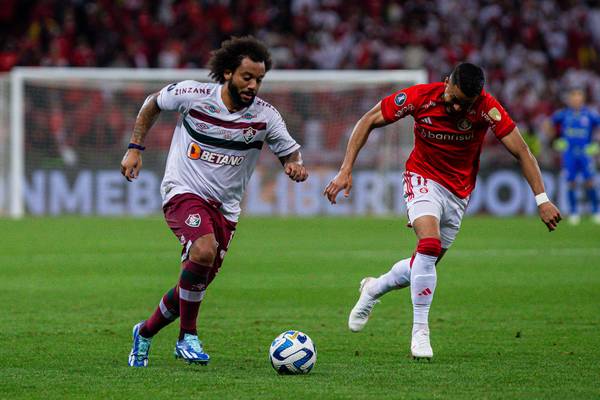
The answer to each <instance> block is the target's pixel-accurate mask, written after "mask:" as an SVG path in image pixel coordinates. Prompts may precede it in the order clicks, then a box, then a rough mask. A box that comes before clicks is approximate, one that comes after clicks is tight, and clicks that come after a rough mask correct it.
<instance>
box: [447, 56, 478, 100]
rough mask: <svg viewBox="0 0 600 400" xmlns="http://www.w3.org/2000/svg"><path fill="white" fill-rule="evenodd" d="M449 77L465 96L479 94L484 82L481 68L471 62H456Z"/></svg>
mask: <svg viewBox="0 0 600 400" xmlns="http://www.w3.org/2000/svg"><path fill="white" fill-rule="evenodd" d="M450 79H451V80H452V83H454V84H455V85H456V86H458V87H459V88H460V90H461V91H462V92H463V93H464V94H465V96H467V97H475V96H477V95H479V94H481V91H482V90H483V85H484V84H485V76H484V75H483V70H482V69H481V67H479V66H477V65H475V64H471V63H462V64H458V65H457V66H456V68H454V71H452V75H450Z"/></svg>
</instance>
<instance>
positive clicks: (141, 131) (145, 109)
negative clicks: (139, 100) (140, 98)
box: [131, 94, 160, 143]
mask: <svg viewBox="0 0 600 400" xmlns="http://www.w3.org/2000/svg"><path fill="white" fill-rule="evenodd" d="M159 113H160V109H159V108H158V107H157V106H156V95H155V94H153V95H150V96H148V97H147V98H146V101H144V104H143V105H142V107H141V108H140V112H139V113H138V115H137V118H136V120H135V125H134V127H133V133H132V134H131V141H132V142H134V143H143V141H144V139H145V138H146V135H147V134H148V131H149V130H150V128H151V127H152V125H154V123H155V122H156V119H157V118H158V114H159Z"/></svg>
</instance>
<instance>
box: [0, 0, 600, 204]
mask: <svg viewBox="0 0 600 400" xmlns="http://www.w3.org/2000/svg"><path fill="white" fill-rule="evenodd" d="M0 22H2V31H3V32H2V35H1V36H0V45H1V49H2V50H1V52H0V70H2V71H10V69H11V68H12V67H14V66H62V67H65V66H66V67H102V68H103V67H106V68H110V67H119V68H123V67H125V68H155V67H156V68H178V69H189V68H202V67H204V66H205V64H206V62H207V60H208V57H209V55H210V51H211V49H214V48H216V47H218V46H219V44H220V42H221V41H222V40H224V39H226V38H228V37H230V36H231V35H244V34H253V35H255V36H257V37H258V38H260V39H262V40H264V41H265V42H266V43H267V44H268V45H269V47H270V49H271V51H272V54H273V59H274V68H275V69H280V70H281V69H348V70H385V69H425V70H426V71H427V76H428V80H429V81H437V80H441V79H443V77H444V76H445V75H446V74H447V73H448V72H449V71H450V70H451V68H452V66H453V65H455V64H456V63H457V62H460V61H462V60H467V61H471V62H475V63H478V64H481V65H482V66H483V67H484V68H485V69H486V73H487V86H486V88H487V90H488V91H490V92H491V93H492V94H494V95H495V96H496V97H497V98H498V99H499V100H500V101H501V102H502V104H504V105H505V107H506V108H507V109H508V111H509V112H510V114H511V116H512V117H513V119H515V121H516V122H517V123H518V125H519V127H520V129H521V132H522V133H523V135H524V136H525V138H526V140H527V141H528V142H529V144H530V146H531V148H532V150H533V152H534V154H535V155H536V156H537V157H538V160H539V162H540V166H541V167H542V169H543V170H544V171H545V177H546V180H547V184H548V186H549V188H548V192H549V193H550V195H551V197H553V198H555V199H556V200H557V202H558V204H559V205H560V206H564V205H565V190H564V188H565V185H564V181H563V180H562V179H561V177H560V176H559V166H558V154H557V153H556V152H554V151H553V150H552V149H551V146H550V141H549V139H548V138H547V137H546V135H544V134H543V132H542V130H541V127H542V123H543V121H544V119H546V118H547V117H548V115H549V114H551V113H552V112H553V111H554V110H555V109H557V108H558V107H560V106H562V98H563V97H562V95H563V94H564V92H565V89H566V88H568V87H572V86H581V87H584V88H585V89H586V91H587V93H588V95H589V99H590V101H591V103H592V105H593V106H594V107H597V105H598V104H599V103H600V75H599V74H598V71H599V65H600V55H599V54H600V53H599V43H600V28H599V27H600V10H599V9H598V8H597V7H596V2H583V1H543V2H539V1H500V2H498V1H494V2H491V1H460V2H459V1H442V0H440V1H410V2H397V1H364V2H342V1H336V0H331V1H315V0H297V1H270V2H269V1H202V2H197V1H171V0H168V1H167V0H165V1H140V0H130V1H118V2H111V1H51V0H48V1H6V2H3V9H2V11H0ZM267 81H268V79H267ZM162 84H163V83H161V84H156V85H154V86H152V85H150V86H148V85H146V86H133V87H127V88H126V89H124V90H122V91H120V92H115V93H111V94H110V96H107V95H106V91H105V90H102V89H101V88H80V89H68V88H52V87H49V88H36V87H29V88H27V89H26V96H27V101H26V106H25V108H26V113H27V118H26V125H27V128H26V139H25V146H26V154H27V156H26V180H27V182H28V183H27V187H26V200H25V206H26V210H27V212H28V213H30V214H34V215H44V214H64V213H75V214H98V215H120V214H132V213H133V214H135V213H137V214H148V213H155V212H158V211H159V207H160V206H159V203H160V199H159V197H158V196H157V195H156V196H149V195H148V194H147V193H149V192H150V191H154V192H157V191H156V190H155V187H156V186H157V185H158V182H160V178H161V176H162V171H161V168H162V165H163V163H164V157H165V154H166V150H167V149H168V146H169V143H170V137H171V132H172V126H173V121H174V117H173V116H171V117H164V116H163V117H162V118H161V119H160V120H159V122H158V124H157V126H156V127H155V128H154V131H153V133H151V134H150V135H149V137H148V141H147V143H148V148H149V151H148V152H147V154H146V156H147V160H148V161H149V162H146V163H145V170H146V171H148V175H147V176H146V178H147V181H146V184H145V186H144V185H142V184H140V185H138V186H137V187H136V188H135V189H136V190H137V189H138V188H142V187H145V189H143V190H142V193H137V194H133V195H131V194H129V193H128V192H127V190H130V189H126V186H125V183H124V182H121V185H122V187H121V188H120V189H119V190H120V191H121V193H120V194H117V197H121V198H122V200H116V201H115V200H114V199H113V200H111V199H110V198H109V199H107V200H106V201H104V202H102V201H101V202H94V201H92V197H97V198H104V197H105V196H108V197H110V196H113V198H114V193H112V194H111V193H110V191H107V190H105V191H100V190H99V189H98V188H97V185H96V184H95V182H96V181H98V180H102V179H103V178H99V177H98V171H100V170H107V169H111V168H112V167H113V166H115V165H118V162H119V159H120V157H121V155H122V151H123V148H124V146H125V144H126V143H127V140H128V138H129V134H130V130H131V127H132V125H133V121H134V116H135V114H136V112H137V110H138V109H139V106H140V104H141V102H142V99H143V98H144V97H145V95H146V94H147V93H149V92H150V91H152V90H156V89H158V88H159V87H160V86H161V85H162ZM395 89H397V87H393V86H387V87H380V88H378V90H377V91H370V92H369V91H368V90H363V91H355V92H352V93H347V92H341V93H334V92H332V93H329V94H323V93H319V94H317V95H314V96H313V97H311V95H306V96H304V98H303V96H297V94H296V93H294V92H291V91H288V92H279V93H277V94H274V95H273V94H271V95H270V94H268V93H263V95H264V97H265V98H266V99H267V100H269V101H271V102H272V103H273V104H275V105H276V107H278V108H279V109H280V110H281V111H282V114H283V115H284V118H285V119H286V121H287V122H288V125H289V128H290V131H291V132H292V134H293V135H294V136H295V137H296V138H297V140H298V141H299V142H300V143H302V144H303V145H304V155H305V158H306V161H307V164H308V165H309V166H312V167H313V169H315V170H316V171H318V172H319V173H318V174H315V175H313V176H314V178H313V179H312V182H310V183H309V186H310V190H308V192H310V193H311V194H310V195H308V196H304V198H299V196H300V197H302V196H303V195H302V194H301V193H300V194H298V193H297V192H298V191H296V193H295V194H294V193H292V194H291V197H295V203H298V205H295V203H294V201H291V202H290V201H288V200H287V198H288V197H290V195H289V194H287V193H288V192H291V191H292V188H291V186H289V185H286V182H285V181H283V180H281V181H280V182H275V183H266V184H265V183H264V182H263V181H265V180H273V179H276V178H275V177H274V176H272V175H273V174H270V173H269V172H270V171H273V167H274V166H276V165H277V163H276V160H275V159H274V158H273V157H269V156H268V155H267V156H265V155H264V154H263V156H262V158H261V163H260V166H259V168H258V171H257V178H256V179H255V180H254V181H255V182H256V181H258V180H259V179H260V180H261V183H260V184H258V183H256V185H251V187H250V188H249V194H250V196H249V197H250V201H248V199H247V200H246V204H245V209H246V212H247V213H249V214H288V213H291V214H301V215H313V214H331V213H335V212H341V213H349V214H364V213H374V214H386V213H403V212H404V208H403V207H404V204H403V202H402V201H401V200H400V199H399V198H394V197H393V195H392V194H390V193H388V192H394V190H395V189H394V187H395V185H397V182H396V180H397V179H396V177H393V176H392V177H391V178H387V179H385V180H384V181H383V183H382V181H381V180H379V181H378V180H377V179H378V178H377V177H375V178H374V177H373V176H371V175H369V173H370V172H372V171H376V172H383V173H390V172H393V171H399V170H401V169H402V166H403V162H404V160H405V159H406V156H407V155H408V152H409V151H410V142H411V141H412V132H411V131H410V129H408V128H407V127H404V128H403V129H402V130H401V132H400V139H398V140H399V142H400V146H398V147H395V148H394V151H395V153H396V155H397V157H395V158H394V159H392V160H391V161H390V160H389V159H388V160H382V154H383V153H384V152H383V151H382V148H383V147H385V146H387V145H389V143H387V142H386V143H384V141H383V140H382V139H381V136H382V135H377V134H374V135H372V138H371V140H370V141H369V145H370V147H368V148H367V150H366V151H365V152H364V153H363V154H361V157H360V158H359V163H358V168H359V169H360V170H364V171H365V173H366V175H362V176H361V178H359V182H362V183H363V187H364V188H365V190H366V191H369V190H370V191H371V192H373V191H375V192H377V193H375V194H372V193H371V194H372V195H370V196H364V197H362V198H360V197H359V198H358V199H356V200H351V201H350V204H349V207H350V208H348V209H346V210H344V209H342V211H335V210H334V209H332V208H331V207H328V206H327V204H326V202H325V201H324V200H323V199H320V198H319V196H318V195H317V192H318V187H319V186H324V184H325V183H326V181H327V180H328V179H329V178H330V177H331V174H332V173H333V171H335V168H337V166H338V165H339V163H340V161H341V158H342V157H343V152H344V148H345V144H346V141H347V138H348V135H349V133H350V130H351V128H352V126H353V124H354V123H355V121H356V119H357V118H358V117H359V116H360V115H361V114H362V112H364V111H365V110H366V109H368V107H370V106H371V105H372V104H374V103H375V102H376V101H377V100H379V98H381V96H383V95H385V94H388V93H391V92H392V91H393V90H395ZM107 97H111V99H110V101H107ZM114 97H118V99H117V100H115V99H114ZM340 109H341V110H352V111H353V112H346V113H345V114H340V113H338V112H337V111H334V110H340ZM319 110H328V111H326V112H320V111H319ZM3 112H6V109H5V110H3ZM308 115H311V116H312V115H319V118H318V120H314V119H310V118H307V116H308ZM2 135H3V136H5V138H4V140H0V143H2V144H3V145H4V149H2V150H3V152H0V153H2V154H3V155H4V157H3V162H4V163H6V160H7V159H8V152H7V140H6V136H7V135H8V131H7V130H6V129H2ZM388 147H389V146H388ZM4 152H6V153H4ZM263 153H264V152H263ZM481 166H482V169H481V174H480V179H479V184H478V188H477V190H476V192H475V194H474V196H473V199H472V202H471V205H470V208H469V212H471V213H476V212H486V213H491V214H492V215H514V214H521V213H525V214H531V213H534V212H535V206H534V203H533V200H532V199H530V198H529V197H530V196H529V193H528V188H527V186H526V184H525V183H524V182H523V181H522V179H520V177H519V175H518V172H516V173H515V168H516V164H515V162H514V160H513V159H512V157H510V156H509V155H508V153H507V152H506V151H505V150H504V148H503V146H502V145H501V144H500V143H499V142H498V141H497V140H495V139H494V138H493V136H492V135H488V137H487V139H486V143H485V149H484V152H483V155H482V164H481ZM115 168H116V167H115ZM3 169H4V172H5V171H6V169H7V168H6V166H5V167H4V168H3ZM82 169H83V170H85V173H84V175H83V177H81V176H82V175H81V173H80V171H81V170H82ZM56 170H60V171H61V172H60V173H59V174H60V175H59V176H50V175H51V173H52V172H51V171H56ZM88 171H90V174H92V175H93V176H92V177H90V176H88V175H86V173H87V172H88ZM77 173H79V174H80V175H76V174H77ZM263 175H268V177H267V178H268V179H267V178H265V177H264V176H263ZM490 175H491V176H490ZM263 178H264V179H263ZM362 178H364V179H362ZM107 179H108V178H107ZM110 179H113V178H110ZM488 181H489V182H488ZM4 182H8V179H4ZM255 182H253V183H255ZM390 182H392V183H390ZM113 183H114V182H113ZM488 183H489V184H488ZM2 186H3V190H0V199H1V200H2V204H3V207H0V208H1V209H6V201H7V197H8V191H10V188H9V187H7V186H5V185H2ZM52 188H54V190H55V191H63V192H67V193H68V194H69V195H73V196H72V197H74V198H75V200H71V201H66V200H64V199H62V200H61V198H60V197H61V195H60V194H57V193H54V192H52V190H53V189H52ZM255 188H258V189H255ZM374 188H375V189H374ZM144 190H145V192H143V191H144ZM257 192H260V193H257ZM86 193H87V194H86ZM104 195H105V196H104ZM384 197H385V198H384ZM129 198H132V199H134V198H137V199H142V200H143V201H142V203H143V204H142V203H140V205H139V206H137V207H136V206H135V205H133V204H132V203H133V202H135V200H130V199H129ZM282 198H283V200H281V199H282ZM253 199H255V200H256V201H253ZM369 199H370V200H369ZM99 203H100V204H99ZM301 203H302V204H301ZM378 203H380V204H379V205H378ZM103 204H104V205H103ZM563 208H564V207H563Z"/></svg>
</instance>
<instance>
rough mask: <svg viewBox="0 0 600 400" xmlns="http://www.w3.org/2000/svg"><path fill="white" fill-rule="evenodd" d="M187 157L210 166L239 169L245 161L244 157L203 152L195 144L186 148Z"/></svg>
mask: <svg viewBox="0 0 600 400" xmlns="http://www.w3.org/2000/svg"><path fill="white" fill-rule="evenodd" d="M187 156H188V158H189V159H191V160H202V161H206V162H209V163H212V164H218V165H231V166H232V167H239V166H240V165H242V163H243V162H244V159H245V157H244V156H234V155H231V154H221V153H215V152H212V151H208V150H203V149H202V148H201V147H200V145H199V144H198V143H196V142H192V143H190V145H189V146H188V150H187Z"/></svg>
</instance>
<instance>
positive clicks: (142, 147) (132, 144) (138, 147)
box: [127, 143, 146, 151]
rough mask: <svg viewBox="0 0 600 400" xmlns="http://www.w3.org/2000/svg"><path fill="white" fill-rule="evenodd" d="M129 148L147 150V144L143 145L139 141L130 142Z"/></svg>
mask: <svg viewBox="0 0 600 400" xmlns="http://www.w3.org/2000/svg"><path fill="white" fill-rule="evenodd" d="M127 148H128V149H136V150H139V151H144V150H146V147H145V146H142V145H140V144H137V143H129V145H128V146H127Z"/></svg>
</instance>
